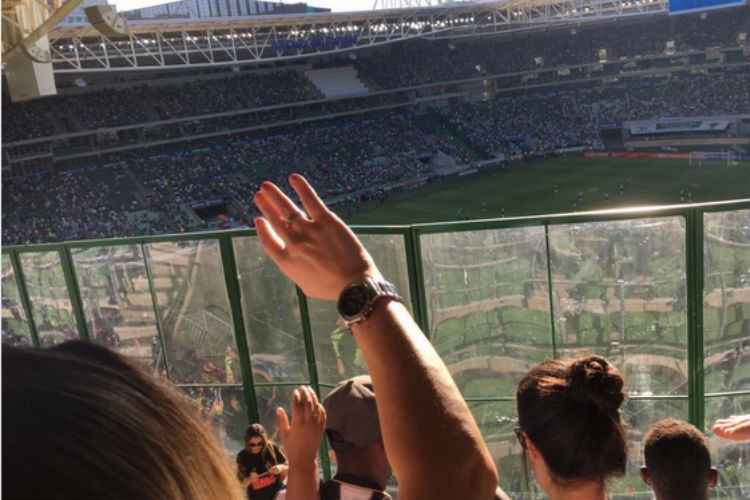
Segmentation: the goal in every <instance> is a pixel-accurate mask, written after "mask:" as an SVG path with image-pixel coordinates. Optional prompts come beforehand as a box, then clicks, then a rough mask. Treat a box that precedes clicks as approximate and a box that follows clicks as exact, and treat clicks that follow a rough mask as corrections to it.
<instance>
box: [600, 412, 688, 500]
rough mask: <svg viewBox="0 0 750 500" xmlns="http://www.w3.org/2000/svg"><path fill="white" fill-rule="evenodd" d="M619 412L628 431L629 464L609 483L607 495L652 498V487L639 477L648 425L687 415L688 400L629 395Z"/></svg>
mask: <svg viewBox="0 0 750 500" xmlns="http://www.w3.org/2000/svg"><path fill="white" fill-rule="evenodd" d="M620 415H621V417H622V420H623V422H624V423H625V426H626V429H627V431H628V445H629V446H630V449H629V450H628V465H627V471H626V474H625V477H623V478H621V479H617V480H615V481H613V482H612V484H611V485H610V489H609V493H610V496H613V497H614V496H616V495H625V498H644V499H646V498H652V496H651V490H650V489H649V488H648V486H646V484H645V483H644V482H643V481H642V480H641V476H640V467H641V466H642V465H643V438H644V436H645V435H646V432H647V431H648V429H649V427H651V425H652V424H654V423H656V422H657V421H659V420H661V419H664V418H668V417H671V418H677V419H680V420H687V419H688V400H687V398H685V399H669V400H663V399H659V400H652V399H630V400H627V401H626V402H625V404H624V405H623V407H622V408H621V409H620Z"/></svg>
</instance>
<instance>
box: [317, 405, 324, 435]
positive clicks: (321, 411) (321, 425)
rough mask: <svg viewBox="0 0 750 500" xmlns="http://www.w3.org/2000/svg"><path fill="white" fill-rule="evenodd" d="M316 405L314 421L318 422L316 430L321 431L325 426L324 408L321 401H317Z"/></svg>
mask: <svg viewBox="0 0 750 500" xmlns="http://www.w3.org/2000/svg"><path fill="white" fill-rule="evenodd" d="M316 406H317V408H316V419H315V423H316V424H318V430H319V431H321V432H322V431H323V429H325V426H326V417H327V415H326V409H325V407H324V406H323V405H322V404H321V403H317V404H316Z"/></svg>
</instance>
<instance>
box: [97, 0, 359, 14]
mask: <svg viewBox="0 0 750 500" xmlns="http://www.w3.org/2000/svg"><path fill="white" fill-rule="evenodd" d="M109 1H110V3H112V2H113V1H114V4H115V5H117V10H121V11H122V10H130V9H138V8H140V7H148V6H151V5H159V4H162V3H166V2H165V1H164V0H109ZM300 1H305V2H307V3H309V4H310V5H314V6H315V7H328V8H329V9H333V10H334V11H335V12H343V11H353V10H369V9H371V8H372V5H373V2H374V0H300ZM290 3H292V2H290ZM294 3H296V2H294Z"/></svg>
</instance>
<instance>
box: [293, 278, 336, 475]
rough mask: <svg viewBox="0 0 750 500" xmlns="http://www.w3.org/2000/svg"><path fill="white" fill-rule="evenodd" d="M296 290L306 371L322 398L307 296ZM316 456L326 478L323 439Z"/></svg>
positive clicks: (328, 468) (328, 472)
mask: <svg viewBox="0 0 750 500" xmlns="http://www.w3.org/2000/svg"><path fill="white" fill-rule="evenodd" d="M294 288H295V290H296V292H297V304H298V306H299V316H300V321H302V338H303V339H304V342H305V354H306V357H307V371H308V374H309V377H310V385H311V386H312V388H313V390H314V391H315V394H317V395H318V399H321V400H322V399H323V395H322V394H321V392H320V380H319V379H318V364H317V361H316V359H315V344H314V343H313V338H312V337H313V333H312V324H311V323H310V308H309V307H308V305H307V297H306V296H305V294H304V292H303V291H302V289H301V288H300V287H298V286H295V287H294ZM318 457H319V459H320V463H321V465H322V468H323V477H325V478H326V480H328V479H330V478H331V461H330V460H329V458H328V444H327V442H326V440H323V443H322V446H321V447H320V449H319V450H318Z"/></svg>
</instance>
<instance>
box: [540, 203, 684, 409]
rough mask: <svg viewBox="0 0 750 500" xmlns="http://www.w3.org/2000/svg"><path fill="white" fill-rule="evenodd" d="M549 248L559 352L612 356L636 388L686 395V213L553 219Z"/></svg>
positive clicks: (646, 392) (645, 393) (630, 387)
mask: <svg viewBox="0 0 750 500" xmlns="http://www.w3.org/2000/svg"><path fill="white" fill-rule="evenodd" d="M550 253H551V259H552V269H551V270H552V283H553V284H552V290H553V292H554V296H553V302H554V311H555V331H556V335H557V347H558V351H557V352H558V357H571V356H581V355H590V354H598V355H603V356H605V357H607V358H608V359H609V360H610V361H612V362H613V363H614V364H615V365H616V366H617V367H618V368H619V369H620V370H621V371H622V372H623V374H624V375H625V378H626V380H627V381H628V385H627V388H628V392H629V393H630V394H631V395H639V396H651V395H667V394H680V395H682V394H684V395H686V394H687V392H688V388H687V373H688V369H687V314H686V305H687V286H686V279H685V276H686V274H685V257H686V256H685V226H684V219H683V218H681V217H664V218H653V219H638V220H627V221H609V222H590V223H585V224H567V225H560V226H553V227H550Z"/></svg>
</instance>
